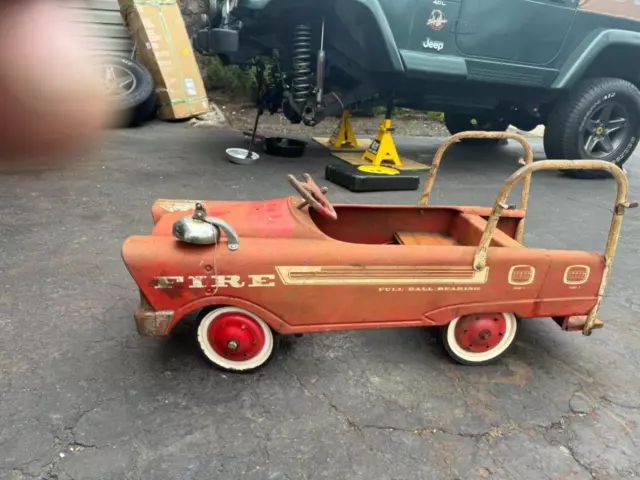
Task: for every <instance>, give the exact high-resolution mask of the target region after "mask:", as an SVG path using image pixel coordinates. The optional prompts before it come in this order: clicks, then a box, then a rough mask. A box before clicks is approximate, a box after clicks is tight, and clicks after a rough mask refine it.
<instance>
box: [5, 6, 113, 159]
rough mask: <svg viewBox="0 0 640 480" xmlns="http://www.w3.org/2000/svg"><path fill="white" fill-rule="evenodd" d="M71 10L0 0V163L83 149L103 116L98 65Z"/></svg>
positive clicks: (96, 132)
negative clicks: (73, 20)
mask: <svg viewBox="0 0 640 480" xmlns="http://www.w3.org/2000/svg"><path fill="white" fill-rule="evenodd" d="M70 15H71V11H70V10H68V9H64V8H61V7H59V6H58V4H57V3H56V2H55V1H51V0H0V162H7V161H15V160H16V157H19V158H25V157H34V156H37V157H43V156H45V157H56V158H57V161H60V159H61V158H62V159H63V160H64V158H63V157H61V155H65V154H72V153H75V152H78V151H82V150H83V149H86V148H88V147H90V146H91V144H92V143H93V142H94V141H95V140H97V139H98V137H99V135H100V133H101V131H102V129H103V126H104V125H106V124H107V123H108V122H109V121H110V119H109V118H108V113H107V112H108V111H109V109H108V105H107V99H106V96H105V93H104V88H103V86H102V84H101V80H100V75H99V70H98V68H97V66H96V65H94V63H93V61H92V57H91V54H90V53H89V52H88V51H86V49H85V47H84V42H83V39H82V38H81V37H80V35H79V30H78V25H77V24H74V23H72V22H71V21H70V20H71V17H70Z"/></svg>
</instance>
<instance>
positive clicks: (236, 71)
mask: <svg viewBox="0 0 640 480" xmlns="http://www.w3.org/2000/svg"><path fill="white" fill-rule="evenodd" d="M198 64H199V65H200V71H201V73H202V80H203V81H204V86H205V88H206V89H207V91H208V92H213V91H218V92H222V93H224V94H226V95H229V96H233V97H236V98H237V99H238V100H252V99H254V98H255V96H256V92H257V90H256V89H257V85H256V80H255V68H253V67H252V68H248V69H242V68H240V67H238V66H237V65H229V66H225V65H223V64H222V62H221V61H220V59H219V58H218V57H203V56H200V55H198Z"/></svg>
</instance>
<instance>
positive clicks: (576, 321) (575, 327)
mask: <svg viewBox="0 0 640 480" xmlns="http://www.w3.org/2000/svg"><path fill="white" fill-rule="evenodd" d="M553 319H554V320H555V322H556V323H557V324H558V325H559V326H560V328H562V329H563V330H565V331H567V332H579V331H582V330H583V329H584V326H585V325H586V323H587V316H586V315H573V316H571V317H553ZM603 327H604V322H603V321H602V320H600V319H596V323H595V324H594V325H593V328H594V329H596V328H603Z"/></svg>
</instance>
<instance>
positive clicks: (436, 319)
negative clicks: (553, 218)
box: [122, 132, 637, 371]
mask: <svg viewBox="0 0 640 480" xmlns="http://www.w3.org/2000/svg"><path fill="white" fill-rule="evenodd" d="M479 135H480V136H490V137H495V138H511V139H515V140H517V141H519V142H520V143H521V144H522V145H523V146H524V147H525V149H526V151H527V155H526V160H525V162H524V163H525V166H523V167H522V168H520V169H519V170H518V171H517V172H516V173H514V174H513V175H512V176H511V177H510V178H509V179H507V181H506V182H505V184H504V186H503V187H502V189H501V190H500V193H499V194H498V197H497V199H496V201H495V204H494V206H493V208H486V207H474V206H427V203H428V199H429V194H430V192H431V189H432V187H433V183H434V180H435V177H436V174H437V171H438V166H439V164H440V160H441V158H442V155H443V153H444V151H445V150H446V148H447V147H448V146H449V145H451V144H452V143H454V142H456V141H457V140H459V139H460V138H468V137H478V136H479ZM532 157H533V155H532V152H531V148H530V146H529V145H528V143H527V142H526V140H524V139H523V138H522V137H519V136H517V135H513V134H509V133H504V132H502V133H480V134H479V133H478V132H473V133H471V132H465V133H461V134H458V135H455V136H453V137H452V138H450V139H449V140H448V141H447V142H446V143H445V144H444V145H443V146H442V147H441V148H440V150H439V151H438V153H437V154H436V156H435V158H434V161H433V164H432V170H431V173H430V176H429V179H428V181H427V185H426V187H425V192H424V194H423V196H422V199H421V202H420V204H418V205H413V206H411V205H409V206H400V205H332V204H331V203H330V202H329V200H327V198H326V196H325V192H326V190H324V189H322V190H321V189H320V188H318V186H317V185H316V184H315V183H314V182H313V180H312V179H311V178H310V177H309V176H308V175H307V176H305V177H306V178H305V181H304V182H299V181H297V180H296V179H295V178H293V177H292V176H289V181H290V183H291V184H292V185H293V187H294V188H295V189H296V190H297V192H298V193H299V194H300V197H302V198H298V197H288V198H277V199H274V200H269V201H255V202H253V201H248V202H229V201H188V200H158V201H157V202H156V203H155V204H154V205H153V209H152V216H153V220H154V223H155V227H154V228H153V231H152V232H151V234H150V235H142V236H133V237H130V238H129V239H127V240H126V242H125V244H124V246H123V251H122V254H123V259H124V262H125V264H126V266H127V268H128V270H129V272H130V273H131V275H132V277H133V279H134V280H135V282H136V284H137V286H138V288H139V290H140V299H141V305H140V308H139V309H138V310H137V311H136V313H135V321H136V324H137V328H138V332H139V333H140V334H141V335H147V336H165V335H168V334H170V333H171V331H172V330H173V329H174V327H175V326H176V325H177V324H178V323H179V322H180V321H181V319H183V318H184V317H185V316H186V315H187V314H189V313H192V312H195V311H199V312H200V313H199V327H198V331H197V334H198V342H199V345H200V348H201V349H202V352H203V353H204V355H205V356H206V358H207V359H209V360H210V361H211V362H212V363H213V364H214V365H216V366H217V367H219V368H222V369H225V370H229V371H252V370H255V369H257V368H259V367H261V366H263V365H265V364H266V363H267V362H268V361H269V360H270V359H271V358H272V356H273V355H274V352H275V350H276V348H277V339H278V337H279V335H287V334H301V333H309V332H326V331H331V330H355V329H373V328H398V327H416V326H427V327H441V329H442V339H443V344H444V346H445V348H446V350H447V352H448V353H449V354H450V355H451V357H453V359H455V360H456V361H458V362H460V363H464V364H469V365H482V364H485V363H489V362H492V361H494V360H496V359H498V358H499V357H501V356H502V355H504V353H505V352H506V351H507V350H508V348H509V347H510V346H511V345H512V344H513V341H514V338H515V336H516V333H517V330H518V324H519V323H518V322H519V320H520V319H526V318H534V317H550V318H552V319H553V320H555V321H556V322H557V323H558V325H559V326H560V327H561V328H562V329H563V330H566V331H576V330H582V331H583V333H584V334H586V335H588V334H590V333H591V331H592V330H593V329H594V328H600V327H602V322H601V321H600V320H599V319H598V318H597V314H598V308H599V305H600V302H601V300H602V297H603V294H604V289H605V285H606V283H607V278H608V276H609V273H610V270H611V265H612V263H613V258H614V254H615V249H616V244H617V241H618V237H619V231H620V225H621V222H622V216H623V214H624V212H625V210H626V209H627V208H630V207H634V206H637V204H635V203H633V204H630V203H629V202H628V200H627V190H628V185H627V179H626V175H625V174H624V172H623V171H622V170H621V169H620V168H618V167H617V166H616V165H614V164H612V163H608V162H602V161H579V162H572V161H568V160H545V161H540V162H536V163H532ZM547 169H601V170H607V171H609V172H610V173H611V174H612V175H613V177H614V179H615V181H616V183H617V186H618V195H617V199H616V202H615V204H614V205H613V210H614V215H613V219H612V223H611V230H610V232H609V237H608V241H607V246H606V251H605V254H604V255H603V254H601V253H594V252H584V251H577V250H573V251H567V250H542V249H534V248H527V247H525V246H524V245H523V244H522V236H523V231H524V222H525V216H526V210H527V202H528V196H529V183H530V180H531V173H532V172H534V171H537V170H547ZM520 180H522V181H523V189H522V200H521V205H520V207H519V208H515V207H514V206H509V205H506V204H505V202H506V200H507V197H508V194H509V192H510V191H511V189H512V188H513V186H514V185H515V184H516V183H518V182H519V181H520Z"/></svg>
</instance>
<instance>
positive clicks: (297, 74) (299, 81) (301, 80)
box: [292, 24, 312, 104]
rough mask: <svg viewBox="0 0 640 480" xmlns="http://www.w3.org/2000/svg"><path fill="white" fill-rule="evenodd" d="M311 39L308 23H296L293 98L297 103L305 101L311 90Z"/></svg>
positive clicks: (293, 58)
mask: <svg viewBox="0 0 640 480" xmlns="http://www.w3.org/2000/svg"><path fill="white" fill-rule="evenodd" d="M311 41H312V32H311V27H309V26H308V25H304V24H301V25H296V27H295V29H294V35H293V57H292V60H293V79H292V90H293V99H294V101H295V102H296V103H298V104H303V103H304V102H306V101H307V98H308V96H309V92H311V87H312V85H311Z"/></svg>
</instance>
